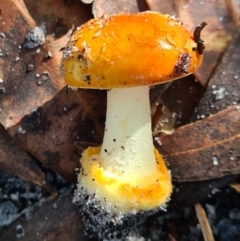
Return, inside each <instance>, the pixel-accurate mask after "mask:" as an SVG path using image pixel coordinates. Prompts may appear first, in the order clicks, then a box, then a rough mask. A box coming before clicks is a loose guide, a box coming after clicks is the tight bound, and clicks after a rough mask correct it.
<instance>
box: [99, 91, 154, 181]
mask: <svg viewBox="0 0 240 241" xmlns="http://www.w3.org/2000/svg"><path fill="white" fill-rule="evenodd" d="M100 159H101V161H102V165H103V166H104V168H107V169H110V170H113V171H117V172H120V173H121V174H122V175H123V176H124V177H132V178H134V177H135V178H138V177H140V176H141V177H143V176H145V175H147V174H150V173H151V171H154V170H156V158H155V155H154V147H153V140H152V130H151V114H150V101H149V87H148V86H143V87H133V88H120V89H115V88H114V89H111V90H109V91H108V96H107V117H106V127H105V134H104V139H103V145H102V149H101V152H100Z"/></svg>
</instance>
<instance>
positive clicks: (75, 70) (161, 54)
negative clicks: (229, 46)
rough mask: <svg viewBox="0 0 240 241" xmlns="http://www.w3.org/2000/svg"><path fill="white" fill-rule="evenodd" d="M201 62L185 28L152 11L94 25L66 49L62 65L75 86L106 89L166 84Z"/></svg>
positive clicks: (85, 28) (83, 29) (96, 21)
mask: <svg viewBox="0 0 240 241" xmlns="http://www.w3.org/2000/svg"><path fill="white" fill-rule="evenodd" d="M201 62H202V55H201V54H199V53H198V51H197V43H196V42H195V41H194V39H193V36H192V34H191V33H190V32H189V31H187V30H186V29H185V28H184V27H183V25H182V24H181V22H179V21H177V20H175V19H173V18H171V17H170V16H169V15H162V14H159V13H157V12H150V11H148V12H142V13H137V14H129V15H126V14H120V15H113V16H110V17H106V16H103V17H101V18H97V19H93V20H90V21H89V22H87V23H86V24H84V25H82V26H81V27H80V28H79V29H78V30H77V31H76V32H75V33H74V34H73V36H72V37H71V39H70V41H69V42H68V44H67V45H66V46H65V47H64V48H63V59H62V63H61V64H62V70H63V75H64V79H65V81H66V83H67V84H68V85H69V86H72V87H80V88H99V89H104V88H118V87H119V88H123V87H131V86H140V85H154V84H159V83H164V82H166V81H170V80H173V79H177V78H180V77H183V76H185V75H188V74H191V73H193V72H194V71H196V70H197V69H198V67H199V66H200V65H201Z"/></svg>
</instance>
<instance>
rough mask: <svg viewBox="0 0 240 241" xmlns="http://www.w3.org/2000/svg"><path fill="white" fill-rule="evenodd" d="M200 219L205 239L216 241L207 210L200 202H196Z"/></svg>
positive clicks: (205, 240)
mask: <svg viewBox="0 0 240 241" xmlns="http://www.w3.org/2000/svg"><path fill="white" fill-rule="evenodd" d="M195 210H196V213H197V217H198V221H199V224H200V227H201V230H202V233H203V237H204V241H215V239H214V236H213V233H212V229H211V227H210V224H209V222H208V219H207V215H206V212H205V210H204V209H203V207H202V205H201V204H200V203H197V204H195Z"/></svg>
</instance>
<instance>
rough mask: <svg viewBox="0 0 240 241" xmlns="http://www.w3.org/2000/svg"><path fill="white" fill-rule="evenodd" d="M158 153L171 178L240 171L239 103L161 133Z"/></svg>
mask: <svg viewBox="0 0 240 241" xmlns="http://www.w3.org/2000/svg"><path fill="white" fill-rule="evenodd" d="M160 140H161V142H162V146H161V147H159V150H160V153H162V154H163V155H164V157H165V158H166V160H167V161H168V162H169V163H170V169H171V173H172V177H173V180H177V181H196V180H206V179H213V178H220V177H223V176H225V175H230V174H238V173H240V165H239V162H240V149H239V146H240V106H234V107H230V108H228V109H226V110H224V111H221V112H219V113H217V114H215V115H213V116H211V117H208V118H205V119H203V120H201V121H197V122H195V123H191V124H189V125H186V126H183V127H181V128H179V129H177V130H176V132H175V133H174V134H173V135H169V136H167V135H165V136H161V137H160Z"/></svg>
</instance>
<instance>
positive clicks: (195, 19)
mask: <svg viewBox="0 0 240 241" xmlns="http://www.w3.org/2000/svg"><path fill="white" fill-rule="evenodd" d="M146 2H147V3H148V6H149V8H150V9H151V10H154V11H159V12H163V13H168V14H170V15H175V16H176V17H177V18H178V19H180V20H181V21H182V22H183V24H184V26H186V27H187V28H188V29H189V30H192V31H193V30H194V28H195V27H196V26H197V25H198V24H200V23H202V22H203V21H206V22H207V23H208V25H207V27H205V28H204V30H203V31H202V39H203V40H204V42H205V45H206V49H205V53H204V61H203V64H202V67H201V68H200V69H199V71H197V73H196V76H197V78H198V80H199V81H200V82H201V83H202V85H206V83H207V81H208V80H209V78H210V76H211V74H212V73H213V71H214V69H215V68H216V66H217V64H218V62H219V60H220V58H221V56H222V54H223V53H224V51H225V50H226V48H227V46H228V45H229V43H230V41H231V39H232V36H233V34H234V32H235V31H236V26H235V22H234V21H233V20H232V12H230V11H229V9H228V6H227V4H226V2H225V0H217V1H215V0H209V1H200V0H199V1H189V0H180V1H179V0H173V1H158V0H146Z"/></svg>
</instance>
